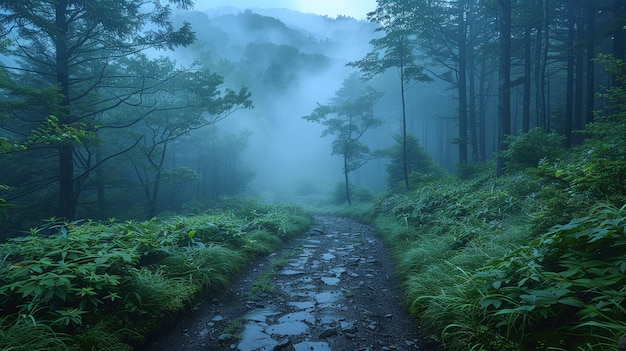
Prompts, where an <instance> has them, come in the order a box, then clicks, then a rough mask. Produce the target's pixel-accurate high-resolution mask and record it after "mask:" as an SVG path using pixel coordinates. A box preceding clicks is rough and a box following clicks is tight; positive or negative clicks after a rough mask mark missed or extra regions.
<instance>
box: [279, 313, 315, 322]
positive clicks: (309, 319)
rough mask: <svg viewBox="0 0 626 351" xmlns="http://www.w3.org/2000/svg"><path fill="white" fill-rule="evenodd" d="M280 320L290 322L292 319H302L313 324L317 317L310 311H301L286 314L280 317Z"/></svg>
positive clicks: (301, 320)
mask: <svg viewBox="0 0 626 351" xmlns="http://www.w3.org/2000/svg"><path fill="white" fill-rule="evenodd" d="M278 321H279V322H281V323H283V322H290V321H300V322H309V323H311V324H313V323H315V317H314V316H313V315H312V314H311V312H309V311H299V312H293V313H289V314H286V315H284V316H282V317H280V318H279V319H278Z"/></svg>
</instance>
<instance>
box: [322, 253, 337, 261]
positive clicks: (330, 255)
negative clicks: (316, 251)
mask: <svg viewBox="0 0 626 351" xmlns="http://www.w3.org/2000/svg"><path fill="white" fill-rule="evenodd" d="M333 258H335V255H333V254H331V253H329V252H328V253H325V254H323V255H322V259H323V260H326V261H330V260H332V259H333Z"/></svg>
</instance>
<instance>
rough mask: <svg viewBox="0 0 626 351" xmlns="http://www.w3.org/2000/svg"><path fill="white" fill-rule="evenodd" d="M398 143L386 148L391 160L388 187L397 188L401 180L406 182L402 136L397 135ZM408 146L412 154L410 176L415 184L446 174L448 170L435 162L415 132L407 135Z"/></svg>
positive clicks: (395, 137)
mask: <svg viewBox="0 0 626 351" xmlns="http://www.w3.org/2000/svg"><path fill="white" fill-rule="evenodd" d="M394 139H395V140H396V144H395V145H394V146H392V147H391V148H389V149H388V150H386V154H387V156H388V157H389V158H390V159H391V162H389V164H388V165H387V187H388V188H389V189H392V190H393V189H397V188H398V185H399V183H400V182H404V175H403V172H404V171H403V169H402V168H403V166H402V153H403V152H402V148H403V147H402V142H403V141H402V137H401V136H400V135H395V136H394ZM407 143H408V145H407V148H408V150H409V152H410V154H411V155H412V157H411V159H410V160H409V164H408V166H409V177H410V178H411V182H412V183H413V184H418V183H424V182H428V181H432V180H437V179H440V178H442V177H444V176H445V174H446V171H445V170H444V169H443V168H441V167H440V166H439V165H437V164H436V163H434V162H433V160H432V159H431V158H430V156H429V155H428V153H427V152H426V150H424V147H422V145H420V143H419V141H418V140H417V138H416V137H415V136H414V135H413V134H409V135H408V137H407Z"/></svg>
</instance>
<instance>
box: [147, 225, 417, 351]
mask: <svg viewBox="0 0 626 351" xmlns="http://www.w3.org/2000/svg"><path fill="white" fill-rule="evenodd" d="M316 222H317V227H316V228H314V229H312V230H311V231H309V232H308V233H307V235H304V236H302V237H301V238H297V239H294V240H292V241H290V242H289V244H288V247H287V248H285V249H284V250H281V251H280V252H278V253H276V254H272V255H270V257H268V258H266V259H264V260H261V262H259V263H258V264H256V265H255V267H253V268H251V269H250V271H249V272H246V273H245V274H244V276H243V277H242V278H240V279H237V280H236V281H235V283H234V284H233V285H232V286H231V287H230V289H229V290H228V291H227V292H225V293H224V294H223V296H221V297H219V298H216V299H214V300H213V301H207V302H205V303H203V304H202V305H200V306H199V307H198V308H197V310H196V311H194V312H193V313H191V314H190V315H188V316H186V318H185V319H184V320H183V321H181V322H180V323H178V324H177V326H176V327H175V328H173V329H172V330H171V331H170V332H169V333H167V334H165V335H162V336H161V337H160V338H159V339H158V340H156V341H154V342H153V343H152V344H150V345H148V346H147V347H146V348H145V349H144V351H166V350H167V351H171V350H181V351H183V350H184V351H196V350H197V351H200V350H202V351H206V350H242V351H243V350H286V351H290V350H295V351H304V350H308V351H310V350H316V351H325V350H332V351H341V350H351V351H354V350H427V348H426V347H425V346H424V344H423V343H422V342H421V340H420V338H419V330H418V327H417V326H416V325H415V324H414V322H413V321H411V320H410V318H409V316H408V314H407V312H406V311H405V309H404V308H403V307H402V306H401V292H400V291H399V290H398V288H397V282H396V280H395V279H394V277H393V275H392V272H393V262H392V260H391V258H390V255H389V252H388V251H387V250H386V249H385V248H384V247H383V245H382V244H381V242H380V240H379V239H378V238H377V237H375V236H374V233H373V230H372V228H370V227H368V226H365V225H362V224H359V223H356V222H354V221H352V220H349V219H345V218H337V217H318V218H316ZM272 270H274V271H276V274H270V273H268V272H271V271H272ZM263 278H265V279H263ZM254 286H256V287H257V288H268V289H269V288H271V291H270V292H268V293H263V292H262V293H257V294H253V295H251V294H250V291H251V289H252V287H254ZM257 291H258V289H257Z"/></svg>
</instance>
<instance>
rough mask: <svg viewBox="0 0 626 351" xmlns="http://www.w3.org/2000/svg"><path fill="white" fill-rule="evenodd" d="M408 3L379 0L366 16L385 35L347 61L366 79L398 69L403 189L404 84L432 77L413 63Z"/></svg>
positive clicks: (413, 41)
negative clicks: (362, 53) (360, 54)
mask: <svg viewBox="0 0 626 351" xmlns="http://www.w3.org/2000/svg"><path fill="white" fill-rule="evenodd" d="M412 5H413V4H410V2H408V1H398V0H393V1H391V0H390V1H386V0H379V1H378V6H377V8H376V11H374V12H371V13H369V14H368V15H367V16H368V18H369V19H370V20H371V21H373V22H377V23H379V24H380V25H381V27H380V28H378V29H376V31H382V32H385V35H384V36H383V37H381V38H376V39H373V40H372V41H370V44H371V45H372V51H371V52H369V53H368V54H367V55H366V56H365V57H364V58H363V59H362V60H359V61H355V62H350V63H349V64H348V65H349V66H352V67H356V68H358V69H359V70H361V72H363V74H364V76H365V78H366V79H371V78H372V77H374V76H375V75H378V74H381V73H383V72H385V71H387V70H388V69H391V68H396V69H397V70H398V75H399V83H400V99H401V103H402V132H401V135H402V145H403V148H402V150H403V153H402V160H403V161H402V164H403V169H404V184H405V187H406V190H409V188H410V185H409V170H408V157H409V156H408V155H407V128H406V119H407V118H406V84H407V83H410V82H412V81H422V82H426V81H431V80H432V79H431V78H430V77H428V76H427V75H426V74H425V73H424V69H423V67H421V66H419V65H418V64H417V63H416V61H417V59H416V57H415V53H416V44H417V37H416V35H415V32H414V31H413V27H412V23H411V22H412V17H411V15H412V14H413V11H412V10H413V9H412V8H411V6H412Z"/></svg>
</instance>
